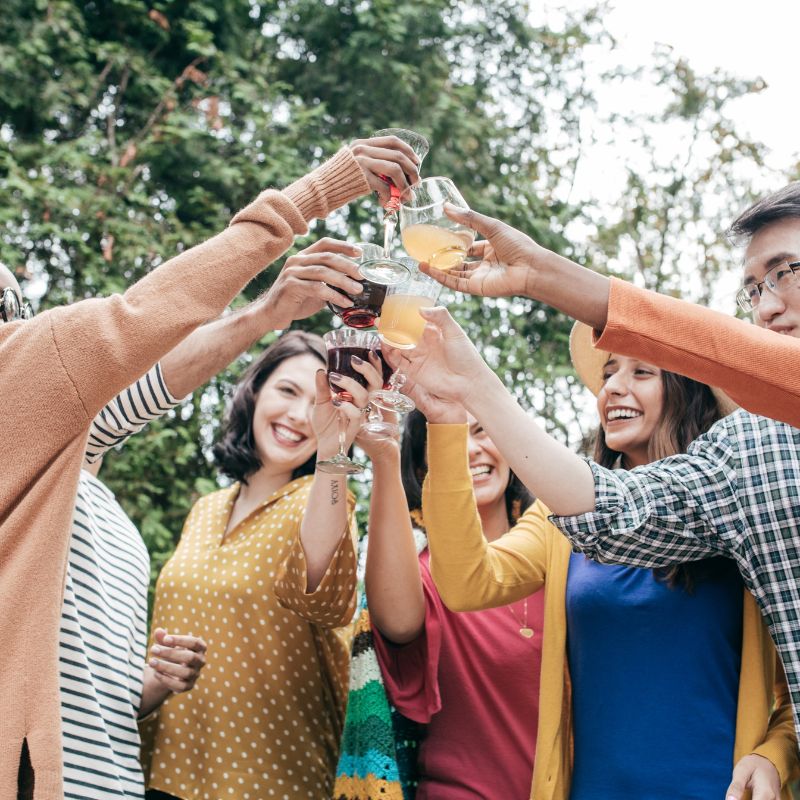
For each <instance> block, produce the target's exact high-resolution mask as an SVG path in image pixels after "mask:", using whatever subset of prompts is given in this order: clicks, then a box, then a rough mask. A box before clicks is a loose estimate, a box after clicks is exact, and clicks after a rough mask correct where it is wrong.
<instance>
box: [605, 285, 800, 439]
mask: <svg viewBox="0 0 800 800" xmlns="http://www.w3.org/2000/svg"><path fill="white" fill-rule="evenodd" d="M598 346H599V347H601V348H602V349H603V350H608V351H610V352H614V353H619V354H621V355H627V356H632V357H634V358H641V359H643V360H645V361H648V362H650V363H652V364H656V365H658V366H659V367H661V368H663V369H667V370H670V371H672V372H677V373H679V374H681V375H686V376H687V377H689V378H694V379H695V380H698V381H701V382H702V383H707V384H709V385H710V386H716V387H719V388H720V389H723V390H724V391H725V392H727V393H728V394H729V395H730V396H731V397H732V398H733V400H735V401H736V402H737V403H738V404H739V405H741V406H742V407H743V408H746V409H747V410H748V411H750V412H752V413H754V414H761V415H764V416H768V417H772V418H773V419H777V420H780V421H781V422H787V423H789V424H790V425H793V426H795V427H797V426H798V425H800V403H798V399H799V398H800V370H799V369H797V367H796V366H795V365H796V364H797V363H798V356H799V355H800V341H798V340H797V339H796V338H794V337H791V336H782V335H780V334H777V333H775V332H774V331H768V330H765V329H763V328H759V327H757V326H755V325H751V324H749V323H747V322H745V321H744V320H740V319H736V318H735V317H732V316H729V315H727V314H721V313H720V312H719V311H712V310H711V309H709V308H703V307H702V306H698V305H696V304H694V303H688V302H686V301H684V300H677V299H675V298H673V297H666V296H664V295H660V294H656V293H655V292H650V291H647V290H645V289H639V288H637V287H635V286H631V285H630V284H628V283H625V282H624V281H618V280H614V281H612V282H611V294H610V303H609V314H608V321H607V325H606V327H605V329H604V331H603V335H602V337H601V338H600V340H599V341H598Z"/></svg>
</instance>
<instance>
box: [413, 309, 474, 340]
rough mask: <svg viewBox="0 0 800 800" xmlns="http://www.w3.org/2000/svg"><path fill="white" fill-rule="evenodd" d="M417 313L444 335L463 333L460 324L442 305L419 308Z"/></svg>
mask: <svg viewBox="0 0 800 800" xmlns="http://www.w3.org/2000/svg"><path fill="white" fill-rule="evenodd" d="M419 314H420V316H421V317H422V318H423V319H424V320H425V321H426V322H430V323H431V324H433V325H434V326H435V327H437V328H438V329H439V330H440V331H441V332H442V335H443V336H444V337H448V336H453V335H454V334H455V335H461V334H463V333H464V331H462V330H461V326H460V325H459V324H458V323H457V322H456V321H455V320H454V319H453V318H452V316H450V312H449V311H448V310H447V309H446V308H445V307H444V306H431V307H430V308H420V309H419Z"/></svg>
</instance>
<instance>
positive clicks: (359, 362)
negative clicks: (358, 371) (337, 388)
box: [350, 356, 364, 367]
mask: <svg viewBox="0 0 800 800" xmlns="http://www.w3.org/2000/svg"><path fill="white" fill-rule="evenodd" d="M350 363H352V364H355V365H356V366H357V367H360V366H361V365H362V364H363V363H364V359H363V358H359V357H358V356H353V357H352V358H351V359H350Z"/></svg>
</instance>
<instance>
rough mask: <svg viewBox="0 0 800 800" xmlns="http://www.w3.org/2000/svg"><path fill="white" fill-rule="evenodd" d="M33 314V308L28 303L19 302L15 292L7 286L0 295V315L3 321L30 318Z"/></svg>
mask: <svg viewBox="0 0 800 800" xmlns="http://www.w3.org/2000/svg"><path fill="white" fill-rule="evenodd" d="M32 316H33V309H32V308H31V304H30V303H22V304H20V301H19V297H17V293H16V292H15V291H14V290H13V289H12V288H11V287H10V286H7V287H6V288H5V289H3V293H2V295H0V317H2V318H3V322H14V321H15V320H17V319H30V318H31V317H32Z"/></svg>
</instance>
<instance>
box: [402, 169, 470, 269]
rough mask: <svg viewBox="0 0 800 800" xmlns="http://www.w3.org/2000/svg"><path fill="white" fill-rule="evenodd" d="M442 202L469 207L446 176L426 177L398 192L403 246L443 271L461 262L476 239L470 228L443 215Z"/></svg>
mask: <svg viewBox="0 0 800 800" xmlns="http://www.w3.org/2000/svg"><path fill="white" fill-rule="evenodd" d="M445 203H451V204H452V205H454V206H457V207H458V208H464V209H468V208H469V206H468V205H467V203H466V201H465V200H464V198H463V197H462V196H461V193H460V192H459V191H458V189H456V187H455V185H454V184H453V182H452V181H451V180H450V179H449V178H425V179H424V180H422V181H420V182H419V183H418V184H417V185H416V186H413V187H411V188H409V189H406V191H405V192H403V193H402V195H401V196H400V230H401V232H402V240H403V247H404V248H405V249H406V252H407V253H408V254H409V255H410V256H411V257H412V258H415V259H416V260H417V261H425V262H427V263H428V264H430V265H431V266H432V267H435V268H436V269H440V270H443V271H444V270H448V269H452V268H453V267H456V266H460V265H461V264H462V263H463V262H464V259H465V258H466V257H467V253H468V252H469V249H470V247H472V243H473V242H474V241H475V231H474V230H472V228H468V227H467V226H466V225H462V224H461V223H459V222H454V221H453V220H451V219H450V218H449V217H448V216H446V215H445V213H444V204H445Z"/></svg>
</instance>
